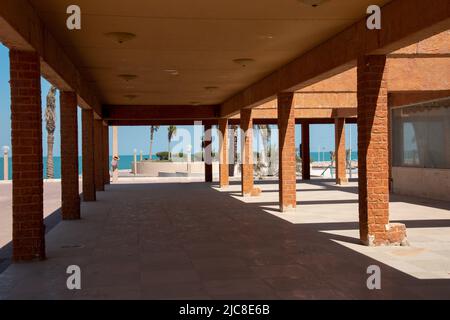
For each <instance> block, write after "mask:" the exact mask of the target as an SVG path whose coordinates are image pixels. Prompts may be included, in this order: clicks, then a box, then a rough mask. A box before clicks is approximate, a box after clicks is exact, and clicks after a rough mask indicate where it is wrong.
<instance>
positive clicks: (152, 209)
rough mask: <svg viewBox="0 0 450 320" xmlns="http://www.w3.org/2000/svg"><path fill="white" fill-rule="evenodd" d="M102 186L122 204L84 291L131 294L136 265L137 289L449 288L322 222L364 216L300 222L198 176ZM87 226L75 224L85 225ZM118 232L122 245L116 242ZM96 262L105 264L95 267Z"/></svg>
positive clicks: (312, 292)
mask: <svg viewBox="0 0 450 320" xmlns="http://www.w3.org/2000/svg"><path fill="white" fill-rule="evenodd" d="M103 195H104V198H105V199H104V201H108V202H109V206H110V207H111V208H114V209H113V210H110V211H108V214H107V215H106V216H105V219H104V220H102V221H101V223H102V228H100V229H99V230H98V231H97V233H96V234H95V238H93V239H92V241H95V243H94V244H93V246H94V247H95V250H96V251H95V252H96V254H95V255H92V256H89V259H91V260H90V261H89V264H87V265H86V266H81V267H82V269H83V270H86V277H87V278H88V279H90V281H87V282H86V284H85V285H84V288H85V289H84V290H83V291H80V292H77V293H76V295H77V297H78V298H86V299H91V298H123V297H124V295H125V293H124V291H123V290H119V289H120V288H122V289H123V288H124V287H123V285H122V287H120V284H119V283H117V281H120V280H121V279H125V280H127V279H128V278H129V277H131V276H133V274H130V271H129V270H130V269H131V270H138V275H139V277H137V278H132V279H134V280H136V282H137V283H135V282H133V281H128V282H127V285H129V286H132V289H134V288H136V292H134V291H133V290H131V291H130V295H131V297H132V298H144V299H189V298H191V299H198V298H199V299H208V298H212V299H428V298H433V299H436V298H438V299H443V298H444V299H445V298H449V297H450V280H444V279H437V280H420V279H417V278H414V277H412V276H410V275H408V274H406V273H403V272H400V271H398V270H397V269H395V268H392V267H390V266H388V265H385V264H383V263H381V262H380V261H378V260H375V259H372V258H370V257H368V256H365V255H363V254H360V253H358V252H356V251H354V250H351V249H349V248H347V247H345V246H342V245H340V244H338V243H336V242H335V240H338V241H342V242H346V243H351V244H357V243H358V242H359V241H358V239H355V238H351V237H346V236H341V235H334V234H330V233H326V232H322V231H326V230H348V229H358V223H356V222H355V223H314V224H292V223H289V222H287V221H285V220H283V219H281V218H278V217H276V216H273V215H271V214H269V213H267V212H266V211H265V210H263V208H261V206H260V204H257V203H244V202H242V201H240V200H238V199H235V198H233V197H231V196H230V195H229V194H228V193H225V192H219V191H217V190H215V189H213V188H211V184H205V183H197V182H192V183H161V184H158V183H148V184H145V183H140V184H118V185H110V186H109V187H108V190H107V192H105V193H104V194H103ZM332 210H333V207H332V206H330V211H332ZM92 215H95V212H89V213H88V217H87V221H88V222H89V221H90V220H89V216H92ZM124 217H128V218H127V219H124ZM68 223H71V222H70V221H68ZM406 223H407V226H408V227H410V228H416V227H442V226H448V224H449V220H439V221H435V220H425V221H407V222H406ZM74 227H76V226H74ZM79 227H80V229H77V232H83V229H81V227H82V225H79ZM111 239H114V241H115V243H119V244H123V246H122V247H120V246H118V247H113V250H111V244H110V242H109V241H111ZM125 244H126V245H125ZM100 255H101V256H102V257H103V258H102V259H103V260H101V259H100V258H99V256H100ZM124 258H125V259H126V261H124ZM92 265H100V266H99V267H100V268H99V270H102V271H101V272H100V273H98V272H97V273H95V272H94V273H92V274H91V275H90V274H89V266H92ZM125 265H126V267H124V266H125ZM371 265H378V266H379V267H380V268H381V272H382V290H369V289H368V288H367V278H368V276H369V275H368V274H367V267H369V266H371ZM146 277H147V278H146ZM102 281H103V282H102ZM99 283H102V285H99ZM105 283H106V284H107V285H105ZM102 288H103V289H102ZM113 289H117V290H113ZM126 289H129V287H126ZM102 290H103V291H102ZM18 294H19V295H20V293H18Z"/></svg>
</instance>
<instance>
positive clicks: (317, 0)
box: [298, 0, 328, 8]
mask: <svg viewBox="0 0 450 320" xmlns="http://www.w3.org/2000/svg"><path fill="white" fill-rule="evenodd" d="M298 1H300V2H302V3H304V4H307V5H309V6H311V7H314V8H315V7H318V6H320V5H321V4H323V3H324V2H327V1H328V0H298Z"/></svg>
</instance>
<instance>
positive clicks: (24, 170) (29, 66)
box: [9, 49, 45, 261]
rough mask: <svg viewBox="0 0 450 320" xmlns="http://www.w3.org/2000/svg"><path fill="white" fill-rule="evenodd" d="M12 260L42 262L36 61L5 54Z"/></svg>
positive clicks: (18, 54)
mask: <svg viewBox="0 0 450 320" xmlns="http://www.w3.org/2000/svg"><path fill="white" fill-rule="evenodd" d="M9 59H10V86H11V144H12V167H13V175H12V177H13V178H12V179H13V180H12V222H13V234H12V244H13V260H14V261H27V260H34V259H45V226H44V212H43V172H42V170H43V169H42V110H41V78H40V77H41V73H40V59H39V56H38V54H37V53H35V52H24V51H17V50H13V49H12V50H10V51H9Z"/></svg>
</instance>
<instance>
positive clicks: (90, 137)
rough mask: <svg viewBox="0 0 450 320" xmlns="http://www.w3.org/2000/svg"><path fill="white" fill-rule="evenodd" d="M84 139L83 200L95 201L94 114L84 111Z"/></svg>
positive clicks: (82, 115) (90, 111)
mask: <svg viewBox="0 0 450 320" xmlns="http://www.w3.org/2000/svg"><path fill="white" fill-rule="evenodd" d="M81 117H82V119H81V120H82V126H83V130H82V139H83V148H82V152H83V156H82V161H83V166H82V167H83V200H84V201H95V200H96V196H95V172H94V112H93V111H92V109H90V110H87V109H83V110H82V113H81Z"/></svg>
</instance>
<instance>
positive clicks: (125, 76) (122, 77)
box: [118, 74, 138, 82]
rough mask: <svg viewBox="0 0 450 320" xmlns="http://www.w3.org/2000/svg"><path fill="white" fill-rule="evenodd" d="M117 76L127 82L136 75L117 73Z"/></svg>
mask: <svg viewBox="0 0 450 320" xmlns="http://www.w3.org/2000/svg"><path fill="white" fill-rule="evenodd" d="M118 77H119V78H121V79H123V80H125V81H127V82H129V81H131V80H134V79H136V78H137V77H138V76H137V75H135V74H119V75H118Z"/></svg>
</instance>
